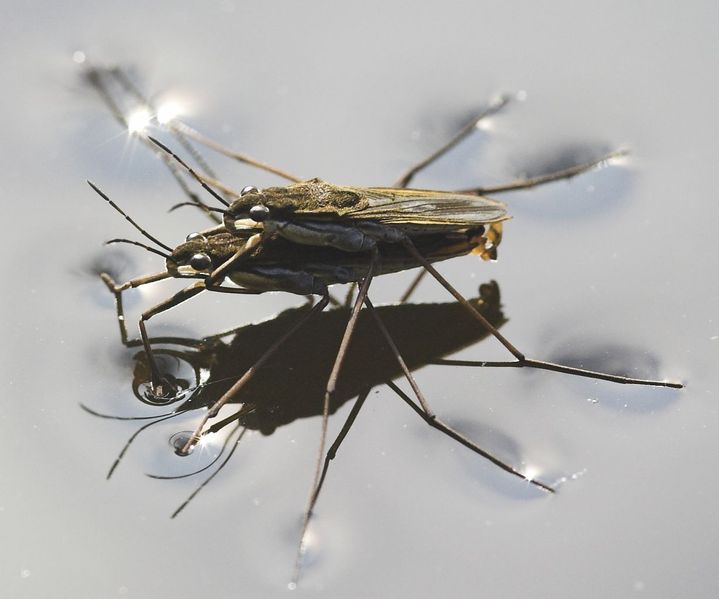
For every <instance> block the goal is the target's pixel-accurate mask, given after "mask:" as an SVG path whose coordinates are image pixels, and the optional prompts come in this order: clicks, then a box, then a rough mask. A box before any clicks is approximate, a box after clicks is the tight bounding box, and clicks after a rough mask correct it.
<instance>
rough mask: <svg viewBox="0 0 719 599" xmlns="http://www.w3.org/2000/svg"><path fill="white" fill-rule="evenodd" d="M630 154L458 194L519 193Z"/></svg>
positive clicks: (612, 154)
mask: <svg viewBox="0 0 719 599" xmlns="http://www.w3.org/2000/svg"><path fill="white" fill-rule="evenodd" d="M628 153H629V152H628V151H627V150H617V151H616V152H610V153H609V154H605V155H604V156H602V157H601V158H597V159H596V160H590V161H589V162H583V163H582V164H575V165H574V166H570V167H567V168H563V169H560V170H558V171H554V172H551V173H546V174H544V175H538V176H536V177H528V178H526V179H517V180H516V181H511V182H510V183H505V184H502V185H494V186H489V187H473V188H471V189H463V190H461V191H460V192H458V193H474V194H478V195H485V194H494V193H503V192H507V191H517V190H519V189H529V188H531V187H537V186H539V185H545V184H546V183H552V182H554V181H562V180H566V179H571V178H572V177H575V176H577V175H580V174H582V173H586V172H587V171H590V170H592V169H593V168H595V167H598V166H600V165H602V164H605V163H606V162H608V161H610V160H612V159H613V158H620V157H622V156H626V155H627V154H628Z"/></svg>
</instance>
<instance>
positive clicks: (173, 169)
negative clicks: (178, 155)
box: [86, 68, 221, 224]
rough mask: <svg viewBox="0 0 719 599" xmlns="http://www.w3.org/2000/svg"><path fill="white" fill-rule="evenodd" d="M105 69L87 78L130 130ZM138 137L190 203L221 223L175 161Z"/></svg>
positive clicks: (96, 71) (91, 71)
mask: <svg viewBox="0 0 719 599" xmlns="http://www.w3.org/2000/svg"><path fill="white" fill-rule="evenodd" d="M104 71H105V70H104V69H99V68H91V69H89V70H88V71H87V75H86V79H87V81H88V83H90V85H91V86H92V87H94V88H95V91H97V93H98V94H99V95H100V98H101V99H102V100H103V102H104V103H105V105H106V106H107V108H108V109H109V111H110V114H112V116H113V117H114V118H115V120H116V121H117V122H118V123H120V126H121V127H122V128H123V129H125V130H128V129H129V123H128V122H127V118H126V117H125V115H124V113H123V111H122V110H121V108H120V106H119V104H118V103H117V102H116V101H115V98H114V97H113V96H112V94H111V92H110V90H109V88H108V87H107V85H105V82H104V81H103V72H104ZM116 71H119V69H112V70H111V71H109V72H110V73H111V74H114V75H115V77H116V78H118V77H117V74H116V73H115V72H116ZM123 78H124V81H127V82H129V80H128V79H127V77H125V76H124V74H123V76H122V78H119V79H118V80H120V81H122V80H123ZM133 87H134V86H133ZM141 101H142V100H141ZM143 103H146V102H144V101H143ZM138 137H139V139H140V140H141V141H142V143H144V144H145V145H146V146H147V147H149V148H150V150H152V152H153V153H154V154H155V155H156V156H157V157H158V158H160V160H161V161H162V162H163V163H164V164H165V166H166V167H167V168H168V170H169V171H170V173H171V174H172V176H173V178H174V179H175V181H176V182H177V184H178V185H179V186H180V189H182V191H183V193H184V194H185V195H186V196H187V198H188V199H189V200H190V203H191V204H193V205H195V206H197V207H198V208H200V209H202V210H203V211H204V212H205V213H206V214H207V215H208V217H209V218H210V219H211V220H212V221H213V222H215V223H216V224H217V223H220V222H221V221H220V219H219V218H218V217H217V216H215V215H214V214H212V213H211V211H210V210H209V207H208V206H207V205H206V204H205V203H204V202H203V201H202V200H201V199H200V198H199V197H198V195H197V194H196V193H194V192H193V191H192V190H191V189H190V188H189V187H188V185H187V183H186V182H185V179H184V177H183V176H182V173H181V171H180V170H179V169H178V168H177V166H176V165H175V163H174V162H173V161H172V160H170V159H169V158H168V157H167V156H166V155H165V154H163V153H162V152H160V151H159V150H158V149H157V148H156V147H155V146H153V145H152V144H151V143H150V142H149V141H148V139H147V138H146V137H145V136H142V135H141V136H138ZM210 174H211V172H210Z"/></svg>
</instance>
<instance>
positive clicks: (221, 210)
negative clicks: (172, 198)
mask: <svg viewBox="0 0 719 599" xmlns="http://www.w3.org/2000/svg"><path fill="white" fill-rule="evenodd" d="M185 206H194V207H195V208H198V206H197V204H195V203H194V202H180V203H179V204H175V205H174V206H170V209H169V210H168V212H173V211H174V210H177V209H178V208H183V207H185ZM202 209H203V210H205V211H207V212H218V213H219V214H224V213H225V210H223V209H222V208H211V207H210V206H203V207H202Z"/></svg>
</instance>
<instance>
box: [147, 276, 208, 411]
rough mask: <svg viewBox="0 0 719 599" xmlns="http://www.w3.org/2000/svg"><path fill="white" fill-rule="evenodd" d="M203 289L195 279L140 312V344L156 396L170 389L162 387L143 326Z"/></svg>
mask: <svg viewBox="0 0 719 599" xmlns="http://www.w3.org/2000/svg"><path fill="white" fill-rule="evenodd" d="M204 290H205V285H204V283H203V282H202V281H196V282H194V283H192V284H191V285H188V286H187V287H185V288H184V289H181V290H180V291H178V292H177V293H175V294H174V295H173V296H171V297H169V298H168V299H166V300H164V301H162V302H160V303H159V304H157V305H155V306H153V307H152V308H150V309H149V310H145V311H144V312H143V313H142V316H141V317H140V322H139V327H140V337H141V338H142V345H143V346H144V348H145V355H146V356H147V363H148V365H149V366H150V375H151V383H152V390H153V392H154V393H156V394H157V395H158V396H160V397H163V396H164V395H165V394H166V393H168V392H171V391H172V389H165V388H164V384H163V383H164V382H165V381H164V380H163V377H162V375H161V374H160V369H159V368H158V366H157V361H156V360H155V356H154V353H153V351H152V346H151V345H150V337H149V336H148V334H147V328H146V326H145V323H146V322H147V321H148V320H150V318H152V317H153V316H156V315H157V314H160V313H161V312H166V311H167V310H169V309H170V308H174V307H175V306H178V305H180V304H181V303H182V302H185V301H187V300H188V299H190V298H191V297H195V296H196V295H197V294H198V293H202V292H203V291H204Z"/></svg>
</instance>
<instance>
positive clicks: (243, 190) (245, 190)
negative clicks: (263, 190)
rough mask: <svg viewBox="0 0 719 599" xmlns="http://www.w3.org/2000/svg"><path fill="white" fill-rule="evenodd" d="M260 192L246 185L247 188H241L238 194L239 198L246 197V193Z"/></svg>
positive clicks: (252, 186)
mask: <svg viewBox="0 0 719 599" xmlns="http://www.w3.org/2000/svg"><path fill="white" fill-rule="evenodd" d="M259 192H260V190H259V189H257V188H256V187H255V186H254V185H248V186H247V187H243V188H242V191H241V192H240V195H241V196H244V195H247V194H248V193H259Z"/></svg>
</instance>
